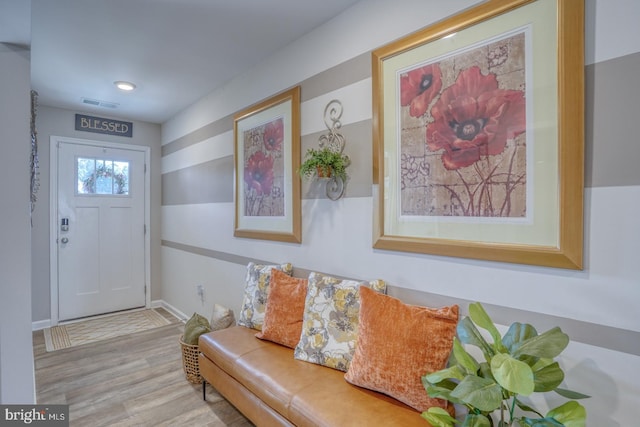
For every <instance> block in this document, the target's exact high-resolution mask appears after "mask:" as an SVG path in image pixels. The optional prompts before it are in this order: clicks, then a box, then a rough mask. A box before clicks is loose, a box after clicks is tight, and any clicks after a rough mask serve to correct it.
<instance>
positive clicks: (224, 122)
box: [162, 114, 233, 157]
mask: <svg viewBox="0 0 640 427" xmlns="http://www.w3.org/2000/svg"><path fill="white" fill-rule="evenodd" d="M231 129H233V114H231V115H228V116H226V117H223V118H221V119H219V120H216V121H215V122H212V123H209V124H208V125H206V126H203V127H201V128H200V129H196V130H194V131H193V132H191V133H188V134H186V135H185V136H183V137H180V138H178V139H176V140H174V141H171V142H169V143H168V144H165V145H163V146H162V157H164V156H168V155H169V154H171V153H175V152H176V151H179V150H182V149H184V148H187V147H188V146H190V145H193V144H197V143H198V142H201V141H204V140H205V139H209V138H212V137H214V136H216V135H220V134H221V133H225V132H228V131H230V130H231Z"/></svg>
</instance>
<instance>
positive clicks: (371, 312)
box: [345, 286, 458, 412]
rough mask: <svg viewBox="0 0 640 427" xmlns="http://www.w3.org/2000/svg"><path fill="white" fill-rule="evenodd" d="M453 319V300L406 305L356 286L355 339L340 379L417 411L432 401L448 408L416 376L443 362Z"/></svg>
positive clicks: (455, 311) (449, 346)
mask: <svg viewBox="0 0 640 427" xmlns="http://www.w3.org/2000/svg"><path fill="white" fill-rule="evenodd" d="M457 323H458V306H457V305H453V306H451V307H442V308H438V309H434V308H428V307H420V306H416V305H408V304H404V303H403V302H402V301H400V300H398V299H397V298H393V297H390V296H388V295H383V294H381V293H379V292H375V291H372V290H371V289H369V288H367V287H366V286H361V287H360V314H359V323H358V327H359V329H358V342H357V345H356V350H355V353H354V355H353V360H352V361H351V365H350V366H349V370H348V371H347V373H346V374H345V379H346V380H347V381H348V382H350V383H351V384H354V385H357V386H360V387H364V388H367V389H370V390H375V391H378V392H381V393H384V394H387V395H389V396H391V397H394V398H396V399H397V400H399V401H401V402H403V403H406V404H407V405H409V406H411V407H413V408H415V409H417V410H418V411H421V412H422V411H426V410H427V409H429V407H432V406H439V407H441V408H445V409H449V410H451V409H452V408H447V402H446V401H444V400H441V399H434V398H431V397H429V395H428V394H427V392H426V390H425V389H424V386H423V385H422V379H421V378H422V376H424V375H425V374H427V373H430V372H435V371H438V370H440V369H444V368H445V367H446V364H447V360H448V359H449V354H450V353H451V349H452V347H453V337H454V336H455V334H456V325H457Z"/></svg>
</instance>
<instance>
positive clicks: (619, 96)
mask: <svg viewBox="0 0 640 427" xmlns="http://www.w3.org/2000/svg"><path fill="white" fill-rule="evenodd" d="M587 1H588V2H589V3H590V5H588V6H589V7H588V12H589V11H590V12H589V13H591V14H590V15H588V16H587V34H586V36H585V40H586V42H587V45H588V46H589V45H590V44H591V45H593V44H594V41H595V44H596V45H598V43H599V40H600V38H601V37H603V34H609V33H610V31H611V29H612V28H615V27H616V25H617V24H618V22H619V21H620V20H619V19H617V18H616V19H615V20H614V19H613V18H611V16H615V15H616V14H617V15H620V14H624V12H621V11H620V9H624V8H625V7H626V8H629V7H631V8H633V11H635V12H636V15H638V14H640V7H639V6H635V4H631V3H629V2H628V1H625V0H616V1H615V2H606V6H607V7H605V8H600V7H595V6H596V3H598V5H599V4H600V3H599V1H600V0H598V1H596V0H587ZM467 3H469V2H465V4H467ZM461 4H462V2H461V3H460V4H458V3H455V5H453V6H451V5H452V3H450V2H444V1H443V2H440V1H434V2H430V3H429V7H427V6H425V5H423V2H415V1H412V0H402V1H399V2H393V3H392V2H385V1H382V0H379V1H378V0H371V1H363V2H361V3H359V4H358V5H356V7H354V8H352V9H350V10H349V11H347V12H345V14H344V16H341V17H340V19H337V20H335V22H331V23H329V24H328V26H327V28H326V29H323V28H320V29H318V30H317V31H316V32H314V33H313V34H311V35H309V36H308V37H305V38H304V39H303V40H300V41H299V42H298V43H294V44H293V45H292V46H290V47H289V48H287V49H286V50H285V51H283V52H281V53H280V54H279V55H277V58H274V59H273V61H266V63H265V64H261V68H260V70H259V71H256V70H252V71H251V72H249V73H248V74H247V75H246V76H240V77H238V79H237V80H236V81H233V82H231V83H230V84H229V85H228V86H227V87H225V88H224V89H223V90H221V91H218V92H216V93H213V94H211V95H209V96H207V97H205V98H204V99H203V100H202V101H201V102H199V103H197V104H196V105H194V106H192V107H190V108H189V109H187V110H186V111H185V112H183V113H181V114H180V115H179V116H178V117H176V118H174V119H172V120H170V121H169V122H168V123H167V124H165V125H164V126H163V131H164V132H163V133H164V135H163V140H164V145H163V150H162V151H163V152H162V155H163V159H162V185H163V188H162V205H163V207H162V217H163V233H162V244H163V256H162V258H163V266H162V269H163V270H162V276H163V284H162V286H163V289H162V297H163V299H164V300H166V301H167V302H168V303H170V304H172V305H174V306H175V307H177V308H179V309H180V310H181V311H183V312H184V313H188V314H190V313H191V312H192V311H201V312H204V313H205V314H206V312H207V310H209V309H210V307H211V304H212V303H213V302H219V303H224V304H226V305H228V306H231V307H234V308H235V309H236V310H237V308H238V307H239V304H240V300H241V297H242V287H243V281H244V274H245V266H246V263H248V262H249V261H264V262H270V263H271V262H273V263H277V262H292V263H293V264H294V267H295V270H294V274H296V275H297V276H305V275H306V274H308V272H309V271H320V272H325V273H329V274H334V275H336V276H339V277H348V278H359V279H372V278H382V279H385V280H387V281H388V282H389V284H390V294H391V295H393V296H396V297H398V298H400V299H402V300H404V301H406V302H410V303H415V304H423V305H443V304H451V303H458V304H460V305H461V308H462V311H463V313H464V312H465V310H466V306H467V304H468V302H470V301H482V302H483V304H484V305H485V307H487V308H488V310H489V311H490V313H491V314H492V316H494V318H495V319H496V320H497V322H498V323H499V324H500V325H508V324H510V323H511V322H513V321H516V320H518V321H526V322H530V323H532V324H534V325H535V326H537V327H538V328H539V330H546V329H548V328H549V327H551V326H555V325H559V326H561V327H562V329H563V330H564V331H566V332H567V333H568V334H569V336H570V337H571V339H572V343H571V345H570V347H569V348H568V349H567V351H566V355H563V360H562V363H563V366H565V370H566V372H567V373H568V375H567V376H568V378H570V380H568V381H570V382H569V383H568V384H567V388H572V389H576V390H579V391H583V392H585V393H588V394H591V395H593V396H594V397H593V398H592V399H590V400H589V401H587V402H586V403H585V405H586V406H587V409H588V411H589V422H588V425H593V426H599V425H612V426H615V425H620V426H625V425H632V421H631V420H634V419H635V418H634V415H633V412H634V411H633V408H634V405H635V403H634V401H635V399H634V396H635V397H637V396H638V395H640V386H639V385H638V384H636V383H635V382H633V381H631V380H630V378H629V375H628V372H630V370H631V371H633V370H637V369H640V324H639V323H640V322H639V320H638V316H637V314H636V312H637V306H638V303H639V302H640V263H638V262H637V254H638V253H640V243H639V242H640V239H638V237H639V236H640V225H639V223H638V221H637V218H638V217H640V168H637V167H636V166H635V164H636V162H637V161H638V160H639V159H640V144H637V143H635V141H636V140H637V138H636V137H635V130H634V127H635V126H634V125H635V121H636V120H637V119H636V118H635V116H634V115H635V111H637V108H636V105H637V100H638V99H640V89H639V86H638V85H636V84H635V80H636V78H635V74H636V73H635V70H637V69H639V68H638V66H639V65H640V45H638V46H636V47H635V50H632V51H625V52H623V53H620V54H618V55H617V56H616V55H613V56H609V57H606V58H604V59H602V60H598V58H599V55H593V52H591V55H590V54H589V52H588V53H587V57H594V58H595V60H594V62H591V63H588V64H587V66H586V67H585V73H586V74H585V76H586V115H587V117H586V164H585V183H586V187H585V269H584V271H566V270H561V269H550V268H544V267H531V266H521V265H513V264H502V263H493V262H483V261H476V260H463V259H455V258H447V257H437V256H428V255H420V254H410V253H402V252H392V251H380V250H374V249H372V247H371V243H372V210H373V209H374V197H375V188H376V187H375V186H373V185H372V179H371V168H372V147H371V127H372V122H371V79H370V76H371V64H370V61H371V60H370V51H371V50H372V49H374V48H375V47H377V46H379V45H380V43H379V41H376V40H379V39H376V37H378V38H381V37H382V36H381V34H386V38H387V39H386V41H387V42H388V41H390V40H393V38H394V37H397V36H401V35H403V34H406V33H408V32H411V31H413V30H414V29H417V28H419V27H417V26H416V27H409V26H408V27H406V28H405V30H404V32H403V33H402V32H401V33H397V32H396V33H393V34H390V33H392V32H393V31H398V28H399V27H401V26H402V25H405V24H406V22H408V21H400V20H398V21H395V20H392V18H393V17H394V16H397V15H398V14H399V12H397V11H396V8H399V9H403V10H409V8H410V7H411V8H413V9H411V10H412V12H414V13H418V14H419V13H420V12H419V10H422V9H420V8H423V9H425V10H426V9H429V13H436V12H434V11H442V10H443V8H446V7H454V8H455V7H459V8H461V7H463V6H461ZM456 5H457V6H456ZM596 12H598V13H600V14H601V15H602V16H600V15H594V14H595V13H596ZM422 13H423V16H424V17H427V16H428V18H425V22H431V21H434V20H438V19H441V18H443V17H444V16H446V15H444V14H442V13H441V14H439V15H438V14H437V13H436V14H435V15H434V16H432V15H430V14H427V12H426V11H424V12H422ZM382 17H388V18H389V23H390V25H391V26H392V27H393V26H394V25H395V27H394V28H393V30H389V32H387V33H385V31H386V27H384V28H383V26H382V25H381V22H382V21H381V20H382ZM409 20H410V19H409ZM614 21H615V22H614ZM401 22H402V23H401ZM412 22H415V21H412ZM596 24H597V25H596ZM406 25H408V24H406ZM336 28H337V29H342V30H343V31H342V33H341V34H349V37H348V38H345V40H349V42H350V43H349V49H351V50H352V51H353V52H354V54H353V55H352V57H351V58H349V57H347V58H345V59H344V60H343V61H341V62H339V63H337V64H336V63H334V62H332V60H333V59H334V57H333V55H344V52H343V51H342V50H339V51H337V52H327V51H323V49H322V47H321V45H322V44H323V41H322V40H323V39H324V38H326V37H327V34H328V33H329V32H330V30H331V32H332V33H333V32H334V31H335V30H336ZM372 28H375V29H376V31H375V34H374V33H372V32H371V29H372ZM596 28H597V31H596ZM625 29H626V30H627V31H629V32H634V31H635V32H637V31H638V30H637V29H636V27H633V28H631V27H630V26H627V27H625ZM369 36H370V37H371V38H373V39H376V40H374V41H368V37H369ZM352 40H355V41H353V42H352ZM638 40H640V38H638ZM363 47H364V48H363ZM605 47H606V45H605ZM616 47H618V46H616ZM600 49H602V48H600ZM307 51H313V52H314V53H315V55H316V56H318V55H319V56H320V57H321V59H323V60H324V61H326V63H328V64H330V66H326V67H324V68H323V67H322V64H320V65H318V64H314V65H316V66H317V68H318V69H317V70H316V71H315V72H311V73H307V71H308V68H310V67H307V68H305V64H306V63H307V62H314V61H316V62H318V63H320V62H321V61H320V60H317V58H315V57H313V55H311V54H310V55H309V56H304V55H303V53H301V52H307ZM600 52H602V50H601V51H600ZM298 64H301V65H300V68H303V70H301V71H300V72H299V73H297V69H296V68H295V67H296V66H298ZM280 67H282V68H280ZM292 70H293V71H292ZM298 84H299V85H300V86H301V95H302V105H301V113H302V114H301V116H302V117H301V120H302V123H301V128H302V131H301V134H302V150H301V151H302V152H303V153H304V151H305V150H306V149H307V148H308V147H311V146H314V145H316V144H317V141H318V137H319V135H321V134H322V133H324V132H325V131H326V129H325V128H324V123H323V121H322V112H323V110H324V106H325V105H326V103H327V102H328V101H329V100H331V99H333V98H336V99H339V100H340V101H341V102H342V104H343V106H344V114H343V117H342V122H343V127H342V129H341V132H342V133H343V134H344V135H345V136H346V139H347V145H346V151H347V154H349V155H350V156H351V158H352V159H353V160H354V164H353V165H352V166H351V167H350V168H349V171H348V172H349V174H350V178H351V179H350V181H349V183H348V186H347V189H346V197H345V198H344V199H341V200H340V201H338V202H332V201H329V200H327V199H326V198H325V197H324V195H323V192H322V191H320V190H319V189H318V188H314V186H313V185H309V184H308V183H306V182H303V190H302V196H303V207H302V220H303V241H302V243H301V244H299V245H298V244H288V243H279V242H268V241H261V240H253V239H238V238H234V237H233V214H234V204H233V179H234V177H233V155H232V153H233V130H232V129H233V113H234V111H237V110H240V109H242V108H244V107H246V106H248V105H251V104H253V103H255V102H258V101H259V100H260V99H263V98H265V97H268V96H270V95H273V94H275V93H278V92H280V91H282V90H284V89H286V88H288V87H292V86H295V85H298ZM258 89H259V90H260V91H261V92H259V90H258ZM256 92H259V93H260V94H261V95H260V96H259V97H256V96H255V93H256ZM234 95H235V96H234ZM237 99H241V100H242V99H244V100H248V101H246V102H239V103H237V104H234V102H235V101H236V100H237ZM207 116H211V117H212V119H210V120H208V121H207V119H206V117H207ZM196 283H204V285H205V288H206V296H207V298H206V301H205V302H204V303H201V302H200V301H198V299H197V297H196V295H195V292H193V288H194V285H195V284H196ZM549 404H550V403H549Z"/></svg>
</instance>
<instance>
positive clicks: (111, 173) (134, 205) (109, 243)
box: [57, 141, 146, 321]
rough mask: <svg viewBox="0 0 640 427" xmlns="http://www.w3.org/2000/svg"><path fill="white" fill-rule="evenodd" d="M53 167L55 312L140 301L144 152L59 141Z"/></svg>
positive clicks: (69, 314) (63, 314)
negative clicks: (54, 171)
mask: <svg viewBox="0 0 640 427" xmlns="http://www.w3.org/2000/svg"><path fill="white" fill-rule="evenodd" d="M124 147H126V146H124ZM57 169H58V179H57V183H58V184H57V187H58V188H57V195H58V218H57V258H58V269H57V271H58V278H57V279H58V319H59V320H60V321H62V320H69V319H75V318H79V317H86V316H91V315H96V314H102V313H108V312H113V311H118V310H125V309H130V308H135V307H142V306H144V305H145V301H146V297H145V271H146V268H145V231H146V230H145V221H144V220H145V194H144V192H145V152H144V151H138V150H135V149H126V148H122V149H121V148H114V147H113V144H109V145H108V146H97V145H93V144H90V145H86V144H82V143H76V142H62V141H60V142H58V165H57Z"/></svg>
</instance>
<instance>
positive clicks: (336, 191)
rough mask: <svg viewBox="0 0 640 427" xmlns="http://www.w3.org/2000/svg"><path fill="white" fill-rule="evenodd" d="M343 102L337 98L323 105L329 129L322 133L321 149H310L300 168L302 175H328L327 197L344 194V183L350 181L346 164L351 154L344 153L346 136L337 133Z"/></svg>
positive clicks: (333, 197)
mask: <svg viewBox="0 0 640 427" xmlns="http://www.w3.org/2000/svg"><path fill="white" fill-rule="evenodd" d="M341 116H342V104H341V103H340V101H338V100H336V99H334V100H331V101H329V103H328V104H327V106H326V107H325V108H324V123H325V125H326V126H327V129H329V132H328V133H327V134H326V135H322V136H321V137H320V138H319V140H320V148H319V149H316V148H309V149H308V150H307V152H306V154H305V157H304V161H303V162H302V164H301V165H300V169H298V173H299V174H300V177H302V178H307V179H311V178H314V177H316V178H328V181H327V182H326V193H327V197H328V198H330V199H331V200H338V199H339V198H340V197H342V195H343V194H344V186H345V183H346V182H347V167H348V166H349V165H350V164H351V159H349V156H347V155H345V154H343V153H342V152H343V151H344V144H345V139H344V137H343V136H342V135H341V134H340V133H339V132H338V129H339V128H340V126H342V124H341V123H340V117H341Z"/></svg>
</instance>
